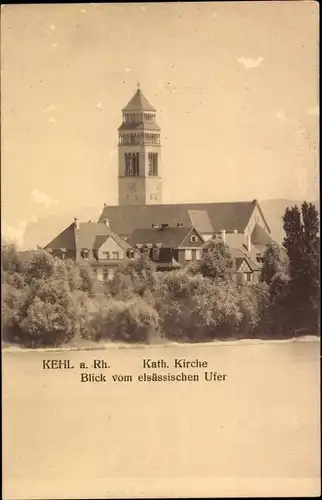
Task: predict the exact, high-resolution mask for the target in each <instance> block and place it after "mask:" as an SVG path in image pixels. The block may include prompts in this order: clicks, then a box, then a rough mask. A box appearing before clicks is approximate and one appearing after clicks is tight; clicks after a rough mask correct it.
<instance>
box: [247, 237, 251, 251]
mask: <svg viewBox="0 0 322 500" xmlns="http://www.w3.org/2000/svg"><path fill="white" fill-rule="evenodd" d="M250 238H251V236H250V234H249V235H248V236H247V251H248V252H250V251H251V249H252V242H251V239H250Z"/></svg>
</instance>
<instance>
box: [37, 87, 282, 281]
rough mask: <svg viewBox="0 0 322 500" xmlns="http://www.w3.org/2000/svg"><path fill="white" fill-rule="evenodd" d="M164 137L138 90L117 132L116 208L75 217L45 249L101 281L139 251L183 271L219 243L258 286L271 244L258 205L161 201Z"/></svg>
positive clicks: (238, 269) (163, 266)
mask: <svg viewBox="0 0 322 500" xmlns="http://www.w3.org/2000/svg"><path fill="white" fill-rule="evenodd" d="M160 135H161V130H160V127H159V126H158V124H157V122H156V109H155V108H154V107H153V106H152V105H151V104H150V103H149V101H148V100H147V99H146V97H145V96H144V95H143V93H142V91H141V89H140V88H138V89H137V91H136V93H135V94H134V96H133V97H132V99H131V100H130V101H129V103H128V104H127V105H126V106H125V107H124V108H123V110H122V124H121V126H120V127H119V128H118V196H119V203H118V205H116V206H108V205H107V204H104V207H103V210H102V212H101V215H100V216H99V219H98V222H97V223H93V222H92V223H79V222H78V221H77V219H75V221H74V223H73V224H72V225H71V226H69V227H68V228H66V229H65V230H64V231H63V232H62V233H61V234H60V235H59V236H57V237H56V238H54V240H52V241H51V242H50V243H49V244H48V245H47V246H46V247H45V248H46V249H47V250H49V251H51V252H52V253H53V255H57V256H59V257H61V258H72V259H74V260H76V261H82V260H86V261H88V262H89V264H90V265H91V266H92V267H93V268H94V269H95V272H96V275H97V277H98V279H104V278H106V277H111V276H112V275H113V272H114V270H115V268H116V267H117V265H118V264H119V263H120V262H122V261H123V260H124V259H127V258H135V256H137V255H139V254H140V253H145V254H147V255H149V257H150V258H151V260H153V261H154V262H155V263H156V267H157V268H158V269H160V270H161V269H166V270H170V269H176V268H179V267H184V266H185V265H187V264H188V263H190V262H191V261H193V260H199V258H200V251H201V247H202V246H203V245H204V244H205V242H207V241H208V240H209V239H211V238H221V239H222V240H223V241H224V242H225V243H226V244H227V245H228V246H229V248H230V249H231V251H232V255H233V258H234V259H235V271H236V273H237V274H238V273H239V274H240V275H243V279H244V280H246V281H256V279H255V277H256V276H259V272H260V267H261V261H262V256H263V253H264V252H265V250H266V248H267V246H268V245H270V244H272V243H274V241H273V239H272V237H271V235H270V228H269V226H268V224H267V222H266V219H265V216H264V214H263V212H262V210H261V207H260V205H259V203H258V201H257V200H252V201H245V202H224V203H185V204H171V205H169V204H163V203H162V169H161V138H160ZM189 238H190V239H189ZM191 238H193V241H192V239H191Z"/></svg>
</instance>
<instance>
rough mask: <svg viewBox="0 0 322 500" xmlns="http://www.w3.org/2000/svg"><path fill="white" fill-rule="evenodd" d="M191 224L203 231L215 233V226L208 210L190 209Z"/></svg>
mask: <svg viewBox="0 0 322 500" xmlns="http://www.w3.org/2000/svg"><path fill="white" fill-rule="evenodd" d="M188 214H189V218H190V220H191V224H192V225H193V226H194V227H197V228H198V230H199V231H200V232H201V233H209V234H211V233H213V227H212V224H211V222H210V219H209V216H208V213H207V211H206V210H188Z"/></svg>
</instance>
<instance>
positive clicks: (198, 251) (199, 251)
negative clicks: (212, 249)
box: [196, 250, 201, 260]
mask: <svg viewBox="0 0 322 500" xmlns="http://www.w3.org/2000/svg"><path fill="white" fill-rule="evenodd" d="M200 259H201V250H196V260H200Z"/></svg>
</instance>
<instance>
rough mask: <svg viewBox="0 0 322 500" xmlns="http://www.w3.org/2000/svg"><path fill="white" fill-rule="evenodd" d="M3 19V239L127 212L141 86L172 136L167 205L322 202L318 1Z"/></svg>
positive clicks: (165, 161) (107, 7)
mask: <svg viewBox="0 0 322 500" xmlns="http://www.w3.org/2000/svg"><path fill="white" fill-rule="evenodd" d="M1 9H2V15H1V101H2V102H1V157H2V162H1V167H2V169H1V170H2V176H1V191H2V192H1V195H2V196H1V198H2V228H3V229H2V233H3V237H4V238H5V239H9V240H16V241H17V242H20V243H22V242H23V237H24V233H25V231H26V228H27V227H28V225H30V224H32V223H35V222H37V220H39V219H40V218H42V217H45V216H47V215H48V216H53V215H55V214H57V215H58V214H62V213H67V212H68V213H74V215H78V214H79V213H83V212H84V209H85V213H86V207H88V213H89V212H90V211H91V212H92V213H93V214H94V218H96V219H97V218H98V217H99V214H100V210H101V208H102V207H103V203H107V204H109V205H114V204H117V128H118V126H119V125H120V124H121V109H122V108H123V107H124V106H125V105H126V104H127V102H128V101H129V100H130V99H131V97H132V96H133V94H134V93H135V92H136V89H137V82H138V81H139V82H140V87H141V90H142V92H143V93H144V95H145V96H146V97H147V99H148V100H149V101H150V103H151V104H152V105H153V106H154V107H155V108H156V109H157V122H158V124H159V125H160V126H161V128H162V135H161V138H162V171H163V202H164V203H176V202H178V203H180V202H211V201H239V200H252V199H254V198H257V199H258V200H264V199H272V198H286V199H296V200H298V199H300V200H302V199H309V200H316V199H317V198H318V160H317V157H318V147H319V144H318V120H319V103H318V69H317V64H318V63H317V61H318V4H317V3H316V2H306V1H285V2H257V1H251V2H221V3H219V2H208V3H202V2H198V3H185V4H184V3H179V2H178V3H160V4H149V3H147V4H143V3H133V4H123V3H119V4H95V3H91V4H79V5H78V4H69V5H66V4H65V5H63V4H61V5H50V4H46V5H40V4H39V5H11V6H10V5H6V6H2V8H1ZM95 214H97V215H96V216H95ZM62 229H63V228H62ZM53 236H54V235H53Z"/></svg>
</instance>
